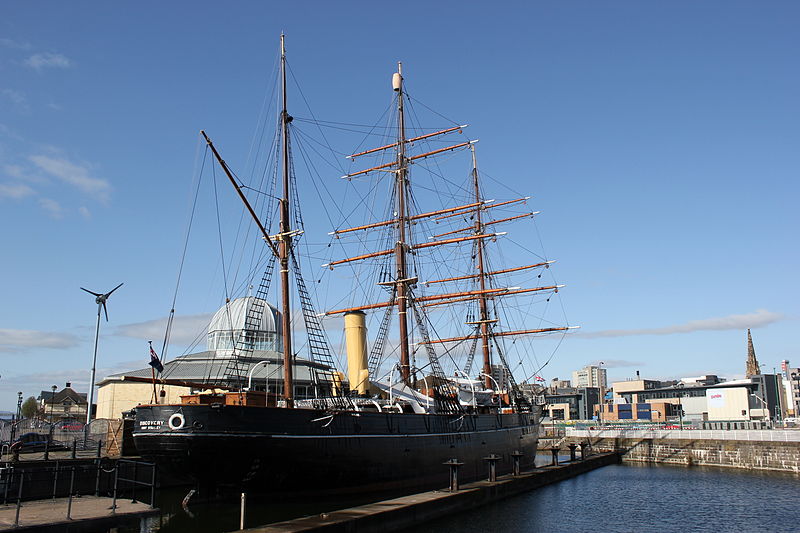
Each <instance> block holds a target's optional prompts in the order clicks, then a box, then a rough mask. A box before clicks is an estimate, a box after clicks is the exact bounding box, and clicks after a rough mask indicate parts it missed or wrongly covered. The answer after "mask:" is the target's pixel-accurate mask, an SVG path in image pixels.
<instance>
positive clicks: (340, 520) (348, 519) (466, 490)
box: [245, 453, 619, 533]
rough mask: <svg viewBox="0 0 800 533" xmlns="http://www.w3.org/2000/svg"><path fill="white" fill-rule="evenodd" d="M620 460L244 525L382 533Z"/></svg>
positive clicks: (263, 531) (610, 457)
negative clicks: (256, 524)
mask: <svg viewBox="0 0 800 533" xmlns="http://www.w3.org/2000/svg"><path fill="white" fill-rule="evenodd" d="M618 462H619V455H618V454H616V453H605V454H600V455H595V456H592V457H589V458H587V459H586V460H584V461H580V460H578V461H573V462H569V463H566V464H563V465H560V466H553V467H545V468H538V469H536V470H535V471H532V472H523V473H522V474H521V475H519V476H503V477H500V478H498V480H497V481H496V482H489V481H479V482H476V483H470V484H468V485H465V486H463V487H462V488H461V490H459V491H457V492H450V491H448V490H443V491H431V492H424V493H420V494H412V495H409V496H404V497H401V498H395V499H392V500H386V501H382V502H376V503H372V504H367V505H363V506H360V507H353V508H350V509H343V510H341V511H334V512H331V513H326V514H323V515H319V516H309V517H305V518H298V519H296V520H289V521H286V522H279V523H275V524H270V525H266V526H261V527H255V528H251V529H247V530H245V531H248V532H250V533H277V532H283V533H287V532H292V531H325V532H341V533H386V532H387V531H397V530H401V529H407V528H413V527H416V526H419V525H420V524H423V523H425V522H428V521H430V520H434V519H437V518H441V517H443V516H447V515H450V514H454V513H458V512H462V511H464V510H467V509H474V508H476V507H478V506H481V505H486V504H488V503H491V502H494V501H498V500H502V499H504V498H508V497H510V496H514V495H517V494H520V493H523V492H526V491H530V490H533V489H536V488H538V487H541V486H544V485H548V484H550V483H556V482H558V481H562V480H564V479H568V478H571V477H575V476H577V475H580V474H583V473H585V472H588V471H590V470H594V469H596V468H600V467H602V466H606V465H609V464H616V463H618Z"/></svg>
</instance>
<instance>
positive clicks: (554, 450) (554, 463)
mask: <svg viewBox="0 0 800 533" xmlns="http://www.w3.org/2000/svg"><path fill="white" fill-rule="evenodd" d="M559 451H560V450H559V449H558V448H556V447H555V446H553V447H552V448H550V453H552V454H553V461H552V462H551V463H550V466H558V452H559Z"/></svg>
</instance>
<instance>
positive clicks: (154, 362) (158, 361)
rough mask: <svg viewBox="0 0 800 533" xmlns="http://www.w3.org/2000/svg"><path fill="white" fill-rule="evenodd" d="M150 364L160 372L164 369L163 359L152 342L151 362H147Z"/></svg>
mask: <svg viewBox="0 0 800 533" xmlns="http://www.w3.org/2000/svg"><path fill="white" fill-rule="evenodd" d="M147 364H148V365H150V366H152V367H153V368H154V369H155V370H158V373H159V374H160V373H161V372H163V371H164V365H162V364H161V359H159V358H158V354H156V351H155V350H154V349H153V344H152V343H151V344H150V362H149V363H147Z"/></svg>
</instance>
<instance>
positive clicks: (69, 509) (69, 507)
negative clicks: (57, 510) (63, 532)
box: [67, 466, 75, 520]
mask: <svg viewBox="0 0 800 533" xmlns="http://www.w3.org/2000/svg"><path fill="white" fill-rule="evenodd" d="M74 490H75V467H74V466H73V467H72V473H71V474H70V476H69V500H68V501H67V520H72V516H71V515H72V493H73V492H74Z"/></svg>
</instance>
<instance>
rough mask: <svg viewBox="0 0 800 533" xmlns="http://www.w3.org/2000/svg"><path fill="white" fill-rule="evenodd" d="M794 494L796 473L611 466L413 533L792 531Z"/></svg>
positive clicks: (795, 526)
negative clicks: (470, 532) (480, 532)
mask: <svg viewBox="0 0 800 533" xmlns="http://www.w3.org/2000/svg"><path fill="white" fill-rule="evenodd" d="M799 496H800V477H798V476H797V475H794V474H780V473H762V472H749V471H742V470H734V469H721V468H703V467H692V468H687V467H682V466H638V465H628V464H625V465H613V466H606V467H604V468H601V469H598V470H594V471H592V472H589V473H587V474H584V475H581V476H578V477H575V478H572V479H568V480H566V481H562V482H560V483H556V484H554V485H549V486H546V487H542V488H541V489H539V490H536V491H532V492H530V493H527V494H523V495H520V496H517V497H515V498H511V499H508V500H506V501H503V502H501V503H498V504H494V505H489V506H486V507H482V508H480V509H476V510H473V511H470V512H469V513H464V514H462V515H460V516H453V517H448V518H446V519H443V520H437V521H434V522H430V523H428V524H426V525H425V526H424V527H421V528H417V529H416V530H415V531H416V533H421V532H436V533H455V532H459V533H460V532H469V531H475V532H478V531H514V532H519V533H554V532H563V533H572V532H575V533H577V532H581V533H584V532H590V531H598V532H603V533H612V532H613V533H617V532H619V533H623V532H642V531H653V532H662V533H663V532H673V531H674V532H678V531H680V532H687V531H692V532H694V531H700V532H703V531H708V532H727V531H738V532H761V531H763V532H773V533H774V532H791V531H800V516H799V515H798V513H797V508H798V497H799Z"/></svg>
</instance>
